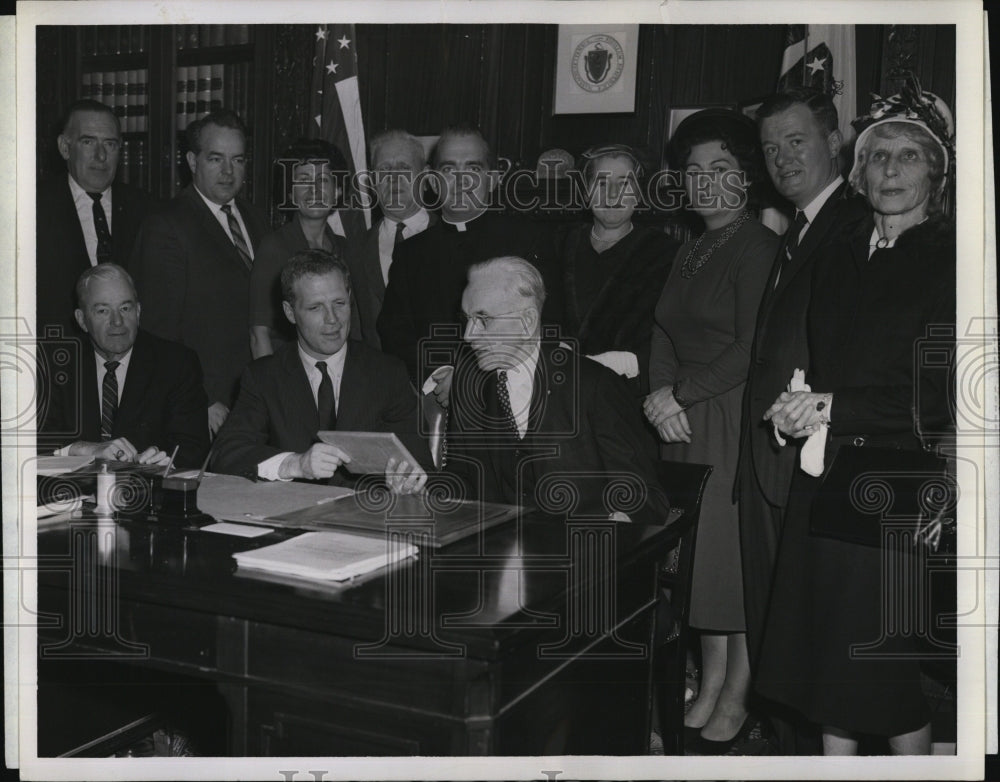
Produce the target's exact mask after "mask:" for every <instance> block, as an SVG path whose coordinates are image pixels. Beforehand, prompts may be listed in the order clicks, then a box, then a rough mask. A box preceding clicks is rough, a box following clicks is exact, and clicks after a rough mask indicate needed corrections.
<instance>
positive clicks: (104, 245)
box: [87, 193, 111, 263]
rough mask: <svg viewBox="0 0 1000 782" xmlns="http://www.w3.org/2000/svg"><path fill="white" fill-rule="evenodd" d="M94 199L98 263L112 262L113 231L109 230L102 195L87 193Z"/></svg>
mask: <svg viewBox="0 0 1000 782" xmlns="http://www.w3.org/2000/svg"><path fill="white" fill-rule="evenodd" d="M87 195H89V196H90V197H91V198H92V199H94V230H95V231H96V232H97V262H98V263H110V262H111V229H110V228H108V216H107V215H106V214H104V206H102V204H101V194H100V193H87Z"/></svg>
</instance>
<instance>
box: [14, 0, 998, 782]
mask: <svg viewBox="0 0 1000 782" xmlns="http://www.w3.org/2000/svg"><path fill="white" fill-rule="evenodd" d="M401 18H406V19H412V20H414V21H419V22H422V23H432V22H434V23H438V22H444V23H458V22H464V23H472V22H484V23H494V22H511V23H571V22H580V21H588V22H590V21H594V22H598V23H601V22H608V23H611V22H621V21H624V20H627V21H628V22H630V23H661V22H662V23H671V24H711V23H716V22H718V21H720V20H725V22H726V23H727V24H741V23H755V24H788V23H829V24H836V23H840V24H850V23H864V24H889V23H905V24H922V23H928V24H930V23H940V24H956V25H957V29H956V33H957V35H956V44H957V46H956V49H957V64H956V82H957V83H956V89H957V100H956V108H957V111H956V128H957V134H958V136H957V143H956V147H957V149H958V155H959V165H958V172H959V174H958V186H957V202H958V204H959V210H958V215H959V217H958V224H959V226H960V230H959V231H958V248H957V250H958V258H959V259H960V262H959V265H958V291H959V297H958V301H959V312H958V322H959V323H962V324H967V323H973V322H978V323H984V321H982V320H981V318H983V317H984V316H986V315H988V314H995V308H994V307H993V306H992V295H993V292H994V291H995V287H988V286H987V285H985V284H984V283H985V282H986V281H987V275H986V272H985V270H984V267H983V256H984V250H983V248H984V212H983V209H982V208H981V205H983V192H984V168H985V167H984V166H979V165H974V164H972V165H970V164H969V163H970V161H971V162H972V163H974V162H975V161H977V160H979V161H981V160H984V138H983V128H984V114H983V107H984V103H985V93H984V79H983V58H984V49H983V38H984V19H983V14H982V10H981V7H980V4H979V3H978V2H976V1H975V0H960V1H956V0H946V1H944V2H937V1H936V0H929V1H928V2H921V3H913V2H907V1H906V0H885V1H883V2H855V1H853V0H841V1H838V2H824V3H818V2H817V3H812V2H810V3H803V2H801V0H774V1H772V2H767V3H760V2H754V1H753V0H748V1H742V0H730V1H729V2H716V1H715V0H692V1H691V2H685V0H672V1H671V2H669V3H663V4H661V3H660V2H658V0H653V1H651V2H612V3H609V2H589V1H581V2H573V3H566V2H528V3H520V2H503V0H494V1H493V2H485V0H484V1H482V2H461V1H460V0H441V1H439V2H424V0H412V1H408V0H381V1H379V2H366V3H362V4H353V3H348V2H327V1H325V0H321V1H319V2H317V1H316V0H298V2H296V3H294V4H290V3H273V2H255V3H253V4H247V3H243V2H237V1H236V0H226V1H225V2H217V3H201V2H185V3H169V2H162V3H155V4H153V3H149V4H147V3H144V2H129V1H126V0H105V1H104V2H97V1H92V0H87V1H86V2H59V1H55V2H35V3H32V2H28V3H22V4H20V5H19V7H18V17H17V63H18V66H19V67H18V70H17V76H18V80H17V88H16V89H17V92H16V95H17V107H18V109H19V111H18V112H17V151H18V158H17V168H16V176H17V201H16V203H17V204H23V205H29V206H28V208H26V209H25V210H24V211H23V212H22V213H20V214H18V215H17V217H18V221H17V246H18V248H19V253H18V263H17V265H16V266H15V267H13V268H11V260H10V259H11V255H10V254H5V253H2V252H0V263H2V264H3V268H2V269H0V275H2V276H0V279H4V280H11V279H16V291H17V296H18V302H19V303H20V305H21V306H20V308H19V309H18V311H17V313H16V314H17V315H18V316H19V317H21V318H24V321H23V323H33V322H34V313H33V308H32V307H31V306H30V304H28V302H31V301H33V298H34V287H35V279H34V237H35V219H34V217H35V216H34V214H33V209H32V208H31V207H30V205H33V204H34V203H35V166H36V158H35V149H34V139H35V111H34V101H35V50H34V34H33V27H34V26H35V25H37V24H57V25H68V24H86V23H93V22H95V21H102V22H104V21H108V20H114V21H115V22H116V23H125V24H127V23H139V24H185V23H190V22H192V21H197V22H202V23H219V24H232V23H236V22H240V23H243V22H270V23H319V22H329V21H330V20H338V21H343V20H350V21H353V22H356V23H362V22H364V23H386V24H390V23H398V22H399V20H400V19H401ZM545 78H546V79H547V78H548V76H545ZM6 192H10V191H6ZM9 210H10V206H9V205H7V207H6V208H5V213H4V219H5V220H6V219H7V217H8V216H9V214H10V211H9ZM0 295H2V294H0ZM4 304H6V302H4ZM5 312H9V310H5ZM5 320H7V319H6V318H5ZM986 328H987V329H988V330H990V331H991V333H993V334H995V321H994V322H992V323H986ZM994 366H995V365H994ZM9 374H10V373H9V372H5V374H4V376H3V389H2V391H3V394H4V397H3V400H4V408H5V409H6V410H10V409H14V410H20V409H22V408H23V405H24V404H25V402H26V400H32V399H33V388H32V387H31V379H30V378H29V377H26V376H24V373H20V374H19V375H18V376H16V377H15V378H10V377H9ZM993 382H995V378H994V381H993ZM964 401H965V403H967V404H970V405H974V406H976V407H977V409H976V410H974V411H973V412H974V413H975V412H978V413H979V414H980V420H984V421H989V420H992V416H991V415H986V411H988V410H990V407H989V406H990V405H991V404H994V403H995V395H991V394H990V393H986V394H983V395H982V396H981V397H980V398H979V399H978V400H968V399H966V400H964ZM11 404H13V408H12V407H11V406H10V405H11ZM982 440H983V441H982V443H981V444H980V447H979V448H978V449H976V448H975V447H973V448H971V449H970V451H969V453H968V455H970V456H971V457H972V458H973V459H974V462H975V466H974V467H973V466H970V465H968V464H964V463H963V464H961V466H960V469H959V475H958V477H959V481H960V484H961V485H962V486H963V487H967V486H969V484H970V480H971V481H973V482H974V481H975V478H976V476H975V474H974V472H975V470H976V469H977V468H978V474H979V475H980V476H983V475H986V473H985V471H984V470H985V467H986V461H985V451H986V447H987V446H990V447H992V446H994V445H995V443H994V442H993V440H992V438H990V440H989V442H987V438H986V437H983V438H982ZM5 446H7V447H4V449H3V454H4V460H5V465H4V466H5V468H6V467H7V466H8V465H9V461H10V457H9V454H10V453H11V451H12V450H14V449H13V448H12V447H9V441H8V442H7V443H5ZM21 455H22V456H23V455H24V454H23V453H22V454H21ZM963 455H966V454H965V452H964V451H963ZM19 474H20V471H19V470H18V469H16V468H15V469H14V470H9V469H4V478H3V479H4V487H5V491H4V496H3V503H4V505H3V510H4V514H3V518H4V519H5V520H7V523H5V524H4V534H5V540H4V543H5V547H4V553H5V573H4V579H5V586H7V587H9V585H10V584H11V582H17V581H18V580H19V581H20V586H21V593H20V596H18V595H17V594H15V593H12V592H10V591H9V589H5V590H4V609H5V639H6V638H7V637H9V635H10V631H11V628H12V626H15V625H17V624H23V625H24V626H22V627H20V628H19V629H20V633H19V650H20V656H19V658H18V672H17V679H16V681H11V680H10V678H8V679H7V685H8V689H7V692H8V694H9V693H10V692H11V689H10V688H11V687H12V686H16V687H17V688H18V690H17V692H18V694H19V696H20V707H19V708H20V715H21V720H20V736H19V739H20V745H19V748H20V758H19V759H20V766H21V774H22V778H25V779H98V778H115V777H118V778H128V779H161V778H170V779H218V778H241V779H248V778H264V779H273V780H282V779H285V778H286V776H285V775H283V774H281V771H282V770H289V769H298V770H299V774H298V776H297V777H296V779H312V778H313V777H312V776H311V775H310V774H309V773H308V772H307V770H309V769H326V770H328V771H329V772H330V773H329V774H327V775H326V776H325V777H324V778H325V779H364V778H372V779H418V778H452V779H515V778H532V779H544V778H546V776H550V775H547V774H546V773H545V772H546V771H555V770H558V771H559V772H560V773H559V775H558V778H560V779H587V778H600V779H615V778H629V779H645V778H651V779H664V778H669V779H681V778H688V779H696V778H709V779H720V778H727V777H728V778H732V777H737V778H740V779H763V778H767V779H803V778H806V777H807V776H808V777H810V778H817V779H819V778H825V779H845V778H857V779H890V778H893V779H895V778H900V779H904V778H905V779H930V778H941V779H945V778H977V777H981V775H982V762H983V750H984V740H985V727H984V709H985V705H986V704H985V696H984V688H985V684H986V678H985V666H986V664H987V660H986V659H985V656H984V649H985V644H984V634H985V632H986V630H987V629H989V631H990V632H995V631H994V627H995V618H994V617H987V615H986V613H985V610H984V606H985V605H986V602H987V601H986V600H984V599H982V597H983V596H984V595H985V594H986V592H987V578H986V576H987V573H988V572H990V571H987V570H986V569H985V567H984V566H983V565H984V557H985V556H986V554H987V553H988V552H986V551H985V550H984V549H983V541H984V540H985V538H984V533H985V528H984V523H983V519H982V518H968V510H969V507H970V505H969V501H968V498H967V497H963V499H962V500H961V502H960V520H961V521H960V523H961V527H962V533H963V534H962V536H961V539H960V547H959V554H960V557H961V558H962V561H963V563H967V564H968V566H969V568H970V569H969V570H964V571H962V572H960V573H959V595H960V605H962V606H967V607H968V608H969V612H968V614H967V615H966V616H965V617H964V623H963V627H961V628H960V630H959V641H960V644H961V648H962V658H961V660H960V662H959V667H960V676H959V687H958V697H957V703H956V706H957V717H958V732H959V754H958V755H957V756H956V757H916V758H808V759H802V758H770V757H759V758H758V757H733V758H719V759H706V758H694V757H686V758H675V757H635V758H617V757H615V758H606V757H605V758H602V757H567V758H544V759H539V758H534V759H532V758H527V759H516V758H503V759H501V760H499V761H498V760H496V759H490V758H470V757H459V758H447V759H420V760H414V759H411V758H388V759H378V760H369V759H346V758H326V759H323V758H320V759H295V758H265V759H243V758H226V759H221V760H220V759H189V758H176V759H168V760H161V759H156V760H154V759H149V760H146V759H130V760H128V761H126V762H124V763H123V762H122V761H120V760H117V761H116V760H111V761H100V760H79V759H74V760H53V759H37V758H35V757H34V748H35V738H36V737H35V728H34V717H35V715H34V680H35V674H36V666H35V655H36V647H35V632H34V629H33V628H32V627H31V626H30V623H31V614H30V611H31V609H32V608H33V606H34V604H35V589H36V579H35V577H34V572H33V571H32V570H31V567H32V562H33V557H34V554H35V551H34V530H35V525H34V518H33V516H34V513H33V508H34V507H35V498H34V496H33V478H34V476H33V468H31V469H29V470H28V472H26V473H25V475H24V479H25V481H26V482H27V483H29V484H31V491H30V492H27V491H26V493H25V495H24V496H23V497H20V498H18V497H16V496H14V495H13V494H12V493H11V492H9V491H7V490H6V489H7V488H8V487H9V483H10V481H11V480H12V479H16V477H17V476H18V475H19ZM981 500H982V495H981V494H980V506H979V507H980V508H981V507H982V504H981ZM11 519H19V520H20V521H21V525H20V529H21V536H20V538H19V539H20V542H22V543H23V549H22V550H21V551H16V549H15V548H10V547H8V546H7V542H8V539H9V527H10V524H11V523H12V522H11V521H10V520H11ZM12 552H14V553H15V554H16V557H14V556H12ZM989 553H990V554H991V555H992V557H993V559H991V562H992V563H993V567H994V570H995V567H996V561H997V560H996V559H995V557H996V551H990V552H989ZM11 567H15V568H17V570H18V572H17V573H14V574H11V573H9V569H10V568H11ZM19 575H20V576H21V578H20V579H18V576H19ZM989 584H990V588H992V584H993V575H992V574H991V577H990V579H989ZM18 597H20V600H19V599H18ZM15 629H17V628H16V627H15ZM6 651H7V650H6V649H5V652H6ZM6 658H7V655H6V654H5V661H6ZM989 665H990V666H992V667H994V668H995V666H996V660H995V659H991V660H989ZM7 667H8V666H7V665H6V664H5V668H7ZM5 673H6V671H5Z"/></svg>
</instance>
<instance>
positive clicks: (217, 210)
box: [194, 185, 254, 260]
mask: <svg viewBox="0 0 1000 782" xmlns="http://www.w3.org/2000/svg"><path fill="white" fill-rule="evenodd" d="M194 190H195V192H196V193H197V194H198V195H200V196H201V200H202V201H204V202H205V206H207V207H208V208H209V210H211V212H212V214H213V215H215V219H216V220H218V221H219V225H221V226H222V230H223V231H225V232H226V236H228V237H229V241H231V242H232V243H233V246H234V247H235V246H236V241H235V240H234V239H233V232H232V231H230V230H229V217H227V216H226V213H225V212H223V211H222V207H223V206H225V204H217V203H215V201H209V200H208V199H207V198H205V195H204V193H202V192H201V191H200V190H199V189H198V187H197V185H195V186H194ZM228 203H229V206H230V207H231V210H232V213H233V216H234V217H235V218H236V222H237V223H239V224H240V230H242V231H243V239H244V241H245V242H246V245H247V250H248V251H249V252H250V260H253V257H254V256H253V242H251V241H250V232H249V231H247V224H246V223H244V222H243V215H241V214H240V210H239V207H238V206H236V199H235V198H233V199H231V200H230V201H229V202H228Z"/></svg>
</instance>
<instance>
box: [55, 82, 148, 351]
mask: <svg viewBox="0 0 1000 782" xmlns="http://www.w3.org/2000/svg"><path fill="white" fill-rule="evenodd" d="M58 145H59V154H60V155H62V157H63V159H64V160H65V161H66V169H67V176H65V177H63V176H59V177H56V178H55V179H53V180H51V181H49V182H45V183H40V184H39V186H38V193H37V208H36V210H35V215H36V220H37V227H36V243H35V269H36V280H37V287H36V302H37V310H36V314H37V317H36V323H37V325H38V333H39V334H43V333H44V331H45V327H46V326H62V327H63V333H64V335H71V334H74V333H76V331H75V328H76V326H75V322H74V320H73V309H74V307H75V306H76V300H75V293H74V291H75V288H76V281H77V278H79V276H80V273H81V272H83V271H84V270H85V269H89V268H90V267H91V266H96V265H97V264H98V263H107V262H109V261H111V262H114V263H117V264H118V265H120V266H125V265H126V264H127V263H128V259H129V256H130V255H131V253H132V247H133V246H134V245H135V238H136V235H137V234H138V232H139V224H140V223H141V222H142V220H143V218H144V217H145V216H146V214H147V213H148V212H149V211H150V209H151V208H152V205H153V203H154V201H153V199H152V198H151V197H150V196H149V194H148V193H146V192H145V191H143V190H139V189H138V188H135V187H129V186H128V185H125V184H122V183H120V182H115V181H114V180H115V174H116V172H117V171H118V161H119V157H120V154H121V146H122V140H121V130H120V128H119V125H118V118H117V117H115V113H114V111H113V110H112V109H111V107H109V106H105V105H104V104H103V103H99V102H97V101H95V100H90V99H87V100H79V101H77V102H76V103H74V104H73V105H72V106H70V108H69V111H68V112H67V114H66V121H65V123H64V124H63V130H62V133H60V134H59V138H58Z"/></svg>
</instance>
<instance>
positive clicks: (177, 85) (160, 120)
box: [70, 24, 273, 204]
mask: <svg viewBox="0 0 1000 782" xmlns="http://www.w3.org/2000/svg"><path fill="white" fill-rule="evenodd" d="M71 30H72V33H71V36H70V37H71V44H72V45H73V48H74V49H75V52H76V57H75V58H74V62H73V64H74V65H75V68H73V73H72V74H71V83H72V85H73V86H72V92H71V96H70V97H72V98H85V97H87V98H93V99H95V100H98V101H100V102H102V103H106V104H108V105H109V106H111V107H112V108H113V109H114V111H115V114H116V115H117V116H118V119H119V123H120V124H121V128H122V142H123V143H122V156H121V160H120V163H119V169H118V178H119V181H123V182H126V183H129V184H132V185H135V186H137V187H141V188H144V189H146V190H149V191H150V192H151V193H153V194H155V195H158V196H160V197H163V198H170V197H173V196H174V195H176V194H177V193H178V192H179V191H180V190H181V189H182V188H183V187H185V186H186V185H187V184H188V183H190V181H191V175H190V171H189V169H188V165H187V161H186V159H185V155H186V152H187V143H186V138H185V134H184V131H185V129H186V128H187V126H188V125H189V124H190V123H191V122H193V121H194V120H196V119H199V118H201V117H203V116H205V115H206V114H207V113H209V112H210V111H212V110H215V109H221V108H226V109H231V110H233V111H235V112H237V113H238V114H239V115H240V116H241V117H242V118H243V121H244V122H245V123H246V126H247V129H248V135H247V155H248V158H249V164H248V167H247V178H246V185H245V186H244V191H243V192H244V194H245V195H246V196H247V197H249V198H251V199H253V200H255V201H257V202H258V203H261V204H263V203H265V201H266V195H267V190H266V186H265V185H266V182H267V180H268V178H269V176H268V175H269V167H270V151H269V150H270V143H269V142H270V134H271V123H270V117H268V116H266V115H267V112H266V111H263V110H261V111H256V110H255V107H264V106H267V105H268V103H269V98H270V89H271V86H270V85H271V79H270V78H269V71H268V64H269V60H270V53H271V50H272V47H273V43H272V41H271V38H272V37H273V36H272V33H271V31H270V29H269V28H268V27H266V26H255V25H245V24H242V25H237V24H233V25H207V24H202V25H173V26H164V25H94V26H88V27H75V28H71ZM255 150H262V151H263V154H255Z"/></svg>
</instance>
